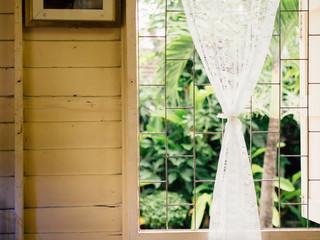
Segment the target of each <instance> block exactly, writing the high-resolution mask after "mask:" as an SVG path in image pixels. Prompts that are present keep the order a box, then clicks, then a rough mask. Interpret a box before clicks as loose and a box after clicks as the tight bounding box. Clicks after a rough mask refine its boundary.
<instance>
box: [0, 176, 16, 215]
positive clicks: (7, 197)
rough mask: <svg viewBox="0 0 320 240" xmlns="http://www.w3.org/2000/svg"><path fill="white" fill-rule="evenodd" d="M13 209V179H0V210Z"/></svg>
mask: <svg viewBox="0 0 320 240" xmlns="http://www.w3.org/2000/svg"><path fill="white" fill-rule="evenodd" d="M10 208H14V177H0V209H10Z"/></svg>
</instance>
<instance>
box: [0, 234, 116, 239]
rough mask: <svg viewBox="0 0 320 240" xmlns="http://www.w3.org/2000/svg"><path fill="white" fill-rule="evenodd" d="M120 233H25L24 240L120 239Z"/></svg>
mask: <svg viewBox="0 0 320 240" xmlns="http://www.w3.org/2000/svg"><path fill="white" fill-rule="evenodd" d="M121 239H122V236H121V233H120V232H119V233H112V232H99V233H50V234H45V233H44V234H41V233H39V234H25V240H121ZM0 240H1V238H0Z"/></svg>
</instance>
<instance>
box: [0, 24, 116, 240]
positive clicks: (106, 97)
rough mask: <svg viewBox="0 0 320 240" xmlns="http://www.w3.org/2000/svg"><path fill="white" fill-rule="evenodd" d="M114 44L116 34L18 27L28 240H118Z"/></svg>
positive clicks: (111, 31)
mask: <svg viewBox="0 0 320 240" xmlns="http://www.w3.org/2000/svg"><path fill="white" fill-rule="evenodd" d="M120 46H121V39H120V29H106V28H99V29H95V28H86V29H81V28H77V29H68V28H25V29H24V121H25V123H24V148H25V151H24V166H25V169H24V173H25V188H24V194H25V207H26V209H25V239H27V240H33V239H42V240H51V239H54V240H63V239H66V240H67V239H68V240H72V239H77V240H78V239H80V240H86V239H88V240H89V239H90V240H91V239H98V240H99V239H111V240H120V239H121V234H122V224H121V222H122V164H121V162H122V155H121V148H122V139H121V135H122V124H121V121H122V119H121V108H122V106H121V101H122V99H121V71H122V69H121V49H120ZM0 104H1V101H0Z"/></svg>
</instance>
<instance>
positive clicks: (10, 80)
mask: <svg viewBox="0 0 320 240" xmlns="http://www.w3.org/2000/svg"><path fill="white" fill-rule="evenodd" d="M0 58H1V56H0ZM13 95H14V69H13V68H0V96H13Z"/></svg>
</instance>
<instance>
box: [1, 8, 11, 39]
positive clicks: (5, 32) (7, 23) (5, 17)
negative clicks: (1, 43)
mask: <svg viewBox="0 0 320 240" xmlns="http://www.w3.org/2000/svg"><path fill="white" fill-rule="evenodd" d="M13 21H14V16H13V14H0V40H13V39H14V29H13V27H12V26H13Z"/></svg>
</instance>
